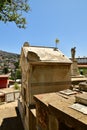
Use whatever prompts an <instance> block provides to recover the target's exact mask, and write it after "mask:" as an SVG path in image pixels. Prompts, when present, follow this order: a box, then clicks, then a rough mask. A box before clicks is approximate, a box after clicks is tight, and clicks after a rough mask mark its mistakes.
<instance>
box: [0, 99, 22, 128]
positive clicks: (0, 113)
mask: <svg viewBox="0 0 87 130" xmlns="http://www.w3.org/2000/svg"><path fill="white" fill-rule="evenodd" d="M0 130H24V128H23V125H22V122H21V118H20V114H19V112H18V108H17V101H15V102H11V103H4V104H2V105H0Z"/></svg>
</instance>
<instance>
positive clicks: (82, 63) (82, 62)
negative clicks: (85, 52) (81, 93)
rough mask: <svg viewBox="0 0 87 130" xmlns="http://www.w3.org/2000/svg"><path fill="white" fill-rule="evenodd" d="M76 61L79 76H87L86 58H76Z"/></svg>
mask: <svg viewBox="0 0 87 130" xmlns="http://www.w3.org/2000/svg"><path fill="white" fill-rule="evenodd" d="M76 60H77V63H78V68H79V72H80V74H82V75H86V76H87V57H78V58H76Z"/></svg>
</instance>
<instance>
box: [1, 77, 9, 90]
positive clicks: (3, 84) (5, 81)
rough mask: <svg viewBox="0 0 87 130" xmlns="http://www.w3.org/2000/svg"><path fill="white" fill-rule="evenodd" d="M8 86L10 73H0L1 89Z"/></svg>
mask: <svg viewBox="0 0 87 130" xmlns="http://www.w3.org/2000/svg"><path fill="white" fill-rule="evenodd" d="M7 87H8V75H0V89H1V88H7Z"/></svg>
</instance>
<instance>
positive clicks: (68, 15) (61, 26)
mask: <svg viewBox="0 0 87 130" xmlns="http://www.w3.org/2000/svg"><path fill="white" fill-rule="evenodd" d="M29 4H30V8H31V11H30V12H29V13H28V14H26V19H27V28H26V29H19V28H17V27H16V25H15V24H14V23H7V24H4V23H2V22H0V50H4V51H8V52H14V53H19V54H20V52H21V47H22V46H23V43H24V42H25V41H28V42H29V43H30V45H36V46H49V47H55V39H56V38H58V39H59V40H60V43H59V44H58V48H59V49H60V50H61V51H62V52H63V53H64V54H65V55H66V56H68V57H70V56H71V48H72V47H74V46H75V47H76V57H78V56H81V57H83V56H87V46H86V44H87V0H29Z"/></svg>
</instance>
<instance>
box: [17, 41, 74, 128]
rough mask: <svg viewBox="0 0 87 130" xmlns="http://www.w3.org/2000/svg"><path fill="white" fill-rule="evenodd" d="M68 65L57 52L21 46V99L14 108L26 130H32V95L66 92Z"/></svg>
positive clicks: (43, 48)
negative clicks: (16, 108)
mask: <svg viewBox="0 0 87 130" xmlns="http://www.w3.org/2000/svg"><path fill="white" fill-rule="evenodd" d="M71 63H72V62H71V60H69V58H67V57H66V56H65V55H64V54H63V53H62V52H61V51H60V50H59V49H55V48H51V47H39V46H29V44H28V43H27V42H26V43H24V45H23V47H22V51H21V58H20V66H21V70H22V88H21V97H22V98H21V99H20V100H19V102H18V107H19V111H20V114H21V118H22V121H23V124H24V127H25V129H26V130H32V129H34V130H35V129H36V128H35V125H33V124H32V121H31V120H32V118H31V115H33V113H32V108H33V107H35V102H34V100H33V95H36V94H42V93H50V92H58V91H60V90H64V89H67V88H69V87H70V86H71V78H70V74H71ZM31 113H32V114H31ZM33 127H34V128H33Z"/></svg>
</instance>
